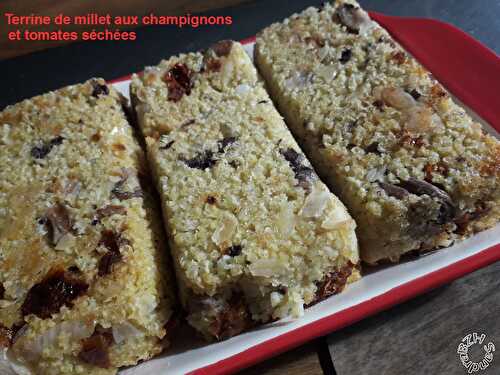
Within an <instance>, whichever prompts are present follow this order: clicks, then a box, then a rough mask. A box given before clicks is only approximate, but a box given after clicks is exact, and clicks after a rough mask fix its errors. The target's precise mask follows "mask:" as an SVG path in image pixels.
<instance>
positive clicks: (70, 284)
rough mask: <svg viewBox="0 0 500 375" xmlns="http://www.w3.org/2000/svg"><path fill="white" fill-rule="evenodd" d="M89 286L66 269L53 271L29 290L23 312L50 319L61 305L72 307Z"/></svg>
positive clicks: (22, 307)
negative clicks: (65, 270) (73, 302)
mask: <svg viewBox="0 0 500 375" xmlns="http://www.w3.org/2000/svg"><path fill="white" fill-rule="evenodd" d="M88 288H89V285H88V284H87V283H85V282H84V281H81V280H78V279H76V278H74V276H73V275H71V274H70V273H66V272H64V270H61V269H57V270H54V271H51V272H49V273H48V274H47V276H46V277H45V278H44V279H43V280H42V281H41V282H39V283H38V284H35V285H34V286H33V287H32V288H31V289H30V290H29V292H28V294H27V296H26V299H25V300H24V302H23V304H22V306H21V312H22V314H23V316H26V315H30V314H35V315H36V316H38V317H39V318H41V319H48V318H50V317H51V315H52V314H55V313H57V312H59V310H60V309H61V307H63V306H67V307H72V306H73V304H72V301H73V300H75V299H76V298H78V297H80V296H81V295H83V294H84V293H85V292H86V291H87V289H88Z"/></svg>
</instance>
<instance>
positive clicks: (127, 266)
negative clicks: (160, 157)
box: [0, 79, 174, 375]
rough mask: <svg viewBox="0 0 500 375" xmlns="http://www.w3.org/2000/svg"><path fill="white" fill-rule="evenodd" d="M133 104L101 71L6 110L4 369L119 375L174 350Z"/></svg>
mask: <svg viewBox="0 0 500 375" xmlns="http://www.w3.org/2000/svg"><path fill="white" fill-rule="evenodd" d="M123 104H124V103H123V98H121V97H120V95H119V94H118V93H117V92H116V91H114V90H113V89H112V88H110V87H108V86H107V85H106V84H105V82H104V80H102V79H92V80H89V81H87V82H85V83H83V84H78V85H74V86H69V87H66V88H63V89H60V90H58V91H54V92H49V93H47V94H44V95H41V96H37V97H34V98H32V99H29V100H25V101H23V102H21V103H18V104H15V105H13V106H9V107H7V108H5V109H4V110H3V111H2V112H0V162H1V164H2V168H0V349H2V351H3V355H2V357H3V358H2V361H1V362H0V366H11V367H12V366H20V367H21V368H25V369H26V371H29V372H27V373H31V374H37V375H39V374H40V375H54V374H114V373H116V369H117V367H119V366H124V365H133V364H136V363H137V362H138V361H139V360H141V359H147V358H149V357H151V356H153V355H155V354H157V353H159V352H160V351H161V350H162V349H163V347H164V344H163V343H162V342H161V340H162V339H163V337H164V336H165V334H166V332H165V328H164V326H165V324H166V323H167V322H168V320H169V318H170V315H171V313H172V307H173V304H174V295H173V292H172V282H171V280H170V279H169V276H168V274H167V272H166V270H167V269H168V268H167V267H168V265H167V258H166V249H164V247H163V243H164V242H165V240H164V239H163V237H162V228H161V225H160V224H159V223H158V222H159V220H160V216H159V213H158V212H157V209H156V207H155V205H154V202H153V200H152V196H151V190H150V187H149V185H150V184H149V183H148V182H147V176H148V171H147V168H146V163H145V158H144V155H143V152H142V150H141V149H140V147H139V146H138V144H137V142H136V141H135V139H134V137H133V134H132V128H131V127H130V125H129V124H128V122H127V120H126V117H125V113H124V110H123V109H122V105H123ZM7 349H8V350H7ZM23 373H24V372H23Z"/></svg>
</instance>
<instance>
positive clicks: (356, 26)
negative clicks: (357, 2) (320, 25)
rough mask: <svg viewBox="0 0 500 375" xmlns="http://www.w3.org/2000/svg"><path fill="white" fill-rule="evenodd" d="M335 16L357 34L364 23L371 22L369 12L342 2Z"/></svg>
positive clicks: (351, 31)
mask: <svg viewBox="0 0 500 375" xmlns="http://www.w3.org/2000/svg"><path fill="white" fill-rule="evenodd" d="M335 16H336V17H337V19H338V20H339V21H340V23H341V24H342V25H344V26H345V27H347V30H348V31H349V32H350V33H353V34H357V33H358V32H359V30H360V28H361V27H362V25H363V24H368V23H369V22H370V17H369V16H368V14H367V13H366V12H365V11H363V10H362V9H361V8H359V7H356V6H354V5H352V4H342V5H341V6H339V8H338V9H337V10H336V12H335Z"/></svg>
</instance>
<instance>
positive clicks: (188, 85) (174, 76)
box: [164, 63, 193, 102]
mask: <svg viewBox="0 0 500 375" xmlns="http://www.w3.org/2000/svg"><path fill="white" fill-rule="evenodd" d="M191 77H192V71H191V70H190V69H189V68H188V67H187V66H186V65H184V64H181V63H178V64H175V65H174V66H173V67H172V68H171V69H170V70H169V71H168V72H167V73H166V74H165V77H164V81H165V82H166V83H167V87H168V100H170V101H173V102H178V101H179V100H181V98H182V97H183V96H184V95H190V94H191V89H192V88H193V82H192V81H191Z"/></svg>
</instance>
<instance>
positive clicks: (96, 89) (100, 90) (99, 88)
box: [90, 80, 109, 98]
mask: <svg viewBox="0 0 500 375" xmlns="http://www.w3.org/2000/svg"><path fill="white" fill-rule="evenodd" d="M90 84H91V85H92V94H91V95H92V96H93V97H95V98H98V97H99V96H101V95H108V94H109V88H108V86H106V85H101V84H100V83H99V82H98V81H96V80H92V81H91V82H90Z"/></svg>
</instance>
